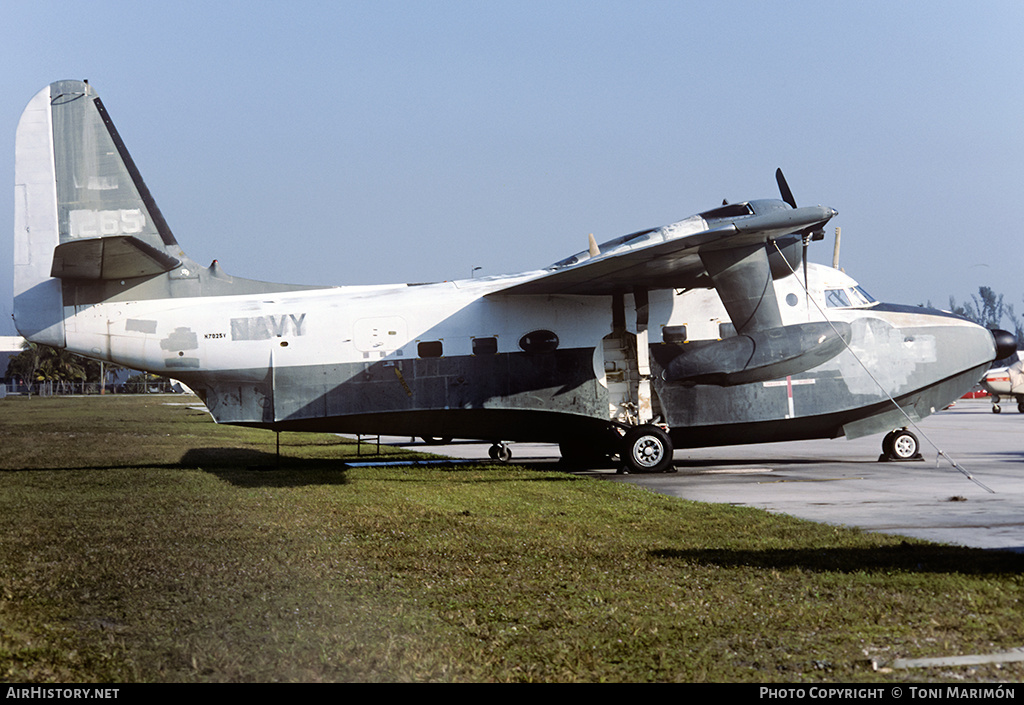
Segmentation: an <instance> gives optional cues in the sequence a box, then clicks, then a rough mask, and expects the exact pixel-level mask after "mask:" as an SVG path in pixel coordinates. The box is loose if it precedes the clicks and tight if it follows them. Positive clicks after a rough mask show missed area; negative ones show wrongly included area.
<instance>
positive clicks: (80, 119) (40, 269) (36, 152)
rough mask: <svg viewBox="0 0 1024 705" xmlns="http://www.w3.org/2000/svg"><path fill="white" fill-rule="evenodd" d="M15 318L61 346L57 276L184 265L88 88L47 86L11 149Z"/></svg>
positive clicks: (111, 275) (85, 277) (118, 274)
mask: <svg viewBox="0 0 1024 705" xmlns="http://www.w3.org/2000/svg"><path fill="white" fill-rule="evenodd" d="M14 188H15V216H14V222H15V238H14V240H15V245H14V318H15V323H16V325H17V327H18V330H19V332H20V333H21V334H22V335H23V336H25V337H26V338H28V339H29V340H33V341H36V342H40V343H45V344H47V345H54V346H57V347H63V346H64V340H65V339H64V324H63V319H64V302H63V300H62V288H63V287H62V282H61V280H73V281H78V282H88V281H89V280H93V281H96V280H106V281H109V280H114V279H117V280H123V279H129V278H136V277H149V276H154V275H158V274H162V273H164V272H169V271H171V270H173V269H175V268H176V267H178V266H180V265H181V264H182V263H183V261H186V258H185V256H184V254H183V253H182V251H181V248H180V247H179V246H178V243H177V242H176V241H175V239H174V235H173V234H172V233H171V230H170V228H169V227H168V226H167V223H166V221H165V220H164V218H163V215H161V213H160V209H159V208H157V206H156V203H155V202H154V201H153V198H152V196H151V195H150V193H149V189H148V188H146V185H145V183H144V182H143V181H142V177H141V176H140V175H139V171H138V169H137V168H136V167H135V163H134V162H133V161H132V158H131V156H130V155H129V154H128V151H127V150H126V149H125V146H124V143H123V142H122V141H121V137H120V136H119V135H118V133H117V130H116V129H115V128H114V125H113V123H112V122H111V120H110V117H109V116H108V115H107V111H106V109H105V108H104V107H103V103H102V102H101V101H100V99H99V97H97V95H96V92H95V90H94V89H93V88H92V86H90V85H89V84H88V83H87V82H85V81H58V82H56V83H52V84H50V85H49V86H47V87H46V88H44V89H43V90H41V91H40V92H39V93H37V94H36V96H35V97H34V98H33V99H32V100H31V101H30V102H29V104H28V106H27V107H26V108H25V112H24V113H23V114H22V116H21V121H20V122H19V123H18V132H17V139H16V146H15V187H14Z"/></svg>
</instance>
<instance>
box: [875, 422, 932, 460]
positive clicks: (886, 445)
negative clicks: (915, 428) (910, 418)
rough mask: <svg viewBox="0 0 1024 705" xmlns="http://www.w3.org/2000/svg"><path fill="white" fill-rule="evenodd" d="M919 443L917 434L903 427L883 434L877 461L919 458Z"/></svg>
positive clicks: (920, 457)
mask: <svg viewBox="0 0 1024 705" xmlns="http://www.w3.org/2000/svg"><path fill="white" fill-rule="evenodd" d="M921 459H922V456H921V444H920V443H919V442H918V440H917V436H915V435H914V434H913V433H911V432H910V431H908V430H907V429H905V428H900V429H896V430H895V431H890V432H889V433H887V434H885V438H883V439H882V454H881V455H880V456H878V460H879V462H882V461H887V460H921Z"/></svg>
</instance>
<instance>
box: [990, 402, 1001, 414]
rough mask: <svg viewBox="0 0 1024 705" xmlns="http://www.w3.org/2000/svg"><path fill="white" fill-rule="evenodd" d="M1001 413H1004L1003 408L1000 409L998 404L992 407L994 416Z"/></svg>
mask: <svg viewBox="0 0 1024 705" xmlns="http://www.w3.org/2000/svg"><path fill="white" fill-rule="evenodd" d="M1000 411H1002V409H1001V408H999V405H998V404H993V405H992V413H993V414H998V413H999V412H1000Z"/></svg>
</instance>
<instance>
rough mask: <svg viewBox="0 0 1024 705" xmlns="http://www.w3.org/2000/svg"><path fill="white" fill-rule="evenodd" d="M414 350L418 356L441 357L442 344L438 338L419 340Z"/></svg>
mask: <svg viewBox="0 0 1024 705" xmlns="http://www.w3.org/2000/svg"><path fill="white" fill-rule="evenodd" d="M416 352H417V353H418V354H419V356H420V357H441V355H442V354H443V353H444V345H442V344H441V341H440V340H421V341H420V342H419V344H418V345H417V346H416Z"/></svg>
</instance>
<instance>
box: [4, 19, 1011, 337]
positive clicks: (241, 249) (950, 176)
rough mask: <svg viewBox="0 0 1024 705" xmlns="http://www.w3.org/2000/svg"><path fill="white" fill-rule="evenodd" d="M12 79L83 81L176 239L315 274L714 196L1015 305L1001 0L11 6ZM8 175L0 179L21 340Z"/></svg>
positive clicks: (913, 286) (509, 268)
mask: <svg viewBox="0 0 1024 705" xmlns="http://www.w3.org/2000/svg"><path fill="white" fill-rule="evenodd" d="M2 25H3V27H2V28H0V65H2V66H3V71H0V88H2V90H0V165H5V166H4V169H5V170H6V172H7V174H8V178H7V183H8V184H11V185H12V184H13V174H14V133H15V128H16V126H17V121H18V118H19V116H20V114H21V111H22V109H23V108H24V106H25V104H26V103H27V102H28V100H29V99H30V98H31V97H32V96H33V95H34V94H35V93H36V92H37V91H38V90H39V89H41V88H42V87H43V86H45V85H46V84H48V83H50V82H51V81H53V80H57V79H63V78H88V79H89V80H90V83H92V84H93V86H94V87H95V88H96V89H97V91H98V92H99V94H100V95H101V96H102V97H103V101H104V103H105V104H106V106H107V108H108V110H109V111H110V114H111V115H112V117H113V119H114V121H115V123H116V124H117V126H118V129H119V131H120V132H121V135H122V137H123V138H124V140H125V142H126V143H127V145H128V148H129V150H130V151H131V152H132V155H133V157H134V158H135V161H136V163H137V164H138V166H139V168H140V170H141V172H142V174H143V176H144V178H145V180H146V182H147V184H148V185H149V187H150V190H151V191H152V192H153V194H154V196H155V198H156V200H157V203H158V204H159V205H160V208H161V210H162V211H163V213H164V215H165V217H166V218H167V221H168V222H169V224H170V226H171V228H172V230H173V231H174V233H175V235H176V237H177V239H178V241H179V242H180V243H181V244H182V246H183V247H184V249H185V250H186V251H187V252H188V253H189V254H190V256H192V257H193V258H194V259H196V260H197V261H198V262H200V263H203V264H207V263H209V261H211V260H212V259H218V260H219V261H220V263H221V265H222V266H223V267H224V268H225V270H226V271H228V272H229V273H231V274H235V275H239V276H245V277H252V278H258V279H267V280H272V281H288V282H302V283H319V284H372V283H390V282H401V281H434V280H443V279H455V278H464V277H468V276H469V275H470V272H471V271H472V269H473V268H474V267H481V270H480V273H481V274H500V273H505V272H516V271H523V270H530V269H536V268H539V267H542V266H545V265H547V264H549V263H551V262H553V261H556V260H558V259H561V258H563V257H565V256H567V255H568V254H571V253H573V252H575V251H578V250H581V249H583V248H585V247H586V243H587V235H588V233H594V235H595V237H596V238H597V239H598V241H601V240H605V239H610V238H612V237H615V236H617V235H621V234H625V233H627V232H632V231H635V230H639V229H642V228H647V227H652V226H657V225H663V224H666V223H670V222H673V221H676V220H679V219H681V218H684V217H686V216H688V215H690V214H692V213H696V212H698V211H701V210H705V209H707V208H710V207H712V206H715V205H717V204H720V203H721V202H722V199H723V198H728V199H729V200H730V201H738V200H745V199H750V198H765V197H775V196H776V195H777V190H776V186H775V180H774V171H775V168H776V167H778V166H781V167H782V168H783V170H784V171H785V173H786V175H787V177H788V179H789V183H790V186H791V187H792V189H793V192H794V194H795V197H796V199H797V201H798V202H799V203H800V204H801V205H813V204H818V203H820V204H824V205H828V206H832V207H834V208H836V209H837V210H838V211H839V213H840V215H839V216H838V217H837V218H835V219H834V220H833V221H832V223H831V224H830V226H829V230H828V237H827V238H826V240H825V241H824V242H820V243H816V247H815V248H813V249H812V255H811V259H812V260H813V261H819V262H831V257H832V240H833V237H832V236H833V232H834V226H840V227H842V233H843V237H842V252H841V264H842V266H843V267H844V268H845V269H846V271H847V272H848V273H849V274H851V275H852V276H854V277H855V278H857V279H858V280H860V282H861V283H862V284H863V285H864V287H865V288H866V289H867V290H868V291H870V292H871V293H872V294H874V295H875V296H876V298H879V299H884V300H888V301H895V302H899V303H909V304H918V303H924V302H928V301H930V302H932V303H933V304H936V305H938V306H940V307H945V306H946V305H948V302H949V297H950V296H951V295H952V296H954V297H956V298H957V300H958V301H963V300H965V299H969V298H970V296H971V295H972V294H975V293H976V292H977V290H978V287H979V286H982V285H984V286H990V287H992V288H994V289H995V290H996V291H997V292H999V293H1002V294H1003V295H1004V296H1005V301H1006V303H1010V304H1013V305H1014V306H1015V308H1016V309H1017V312H1018V313H1024V282H1022V280H1021V270H1022V259H1024V258H1022V257H1021V255H1020V253H1021V250H1022V249H1024V237H1022V235H1024V233H1022V226H1021V220H1020V217H1019V216H1018V213H1017V211H1018V210H1019V206H1020V204H1021V202H1022V200H1024V199H1022V197H1024V136H1022V130H1024V90H1022V87H1024V51H1022V49H1021V45H1020V28H1021V27H1022V26H1024V4H1022V3H1020V2H956V3H953V2H932V3H927V4H921V3H898V2H891V1H890V2H874V1H871V0H868V1H864V2H856V3H843V4H839V3H817V2H787V3H768V2H716V3H707V2H643V1H636V0H634V1H632V2H604V1H601V0H590V1H588V2H558V1H557V0H548V1H546V2H534V1H531V0H516V1H514V2H497V1H493V2H488V1H487V0H478V1H475V2H470V1H465V2H431V1H427V0H423V1H418V2H412V1H397V0H396V1H390V2H389V1H387V0H375V1H372V2H341V1H339V2H312V1H308V0H307V1H302V0H299V1H295V2H287V3H285V2H209V1H207V2H174V1H171V2H166V3H139V2H102V1H101V0H96V1H94V2H48V1H47V0H36V2H32V3H8V4H6V5H4V7H3V22H2ZM12 205H13V188H11V189H10V195H9V196H8V197H7V198H0V223H6V224H8V225H6V226H4V229H3V230H2V231H0V232H3V233H5V234H4V235H3V237H2V240H3V241H4V243H5V244H3V245H0V252H3V253H4V255H3V256H2V257H0V314H2V318H0V334H12V333H13V332H14V331H13V327H12V326H10V324H9V319H10V311H11V300H10V298H11V294H10V291H11V272H10V252H11V245H10V233H11V229H12V224H13V212H12V210H13V207H12Z"/></svg>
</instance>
